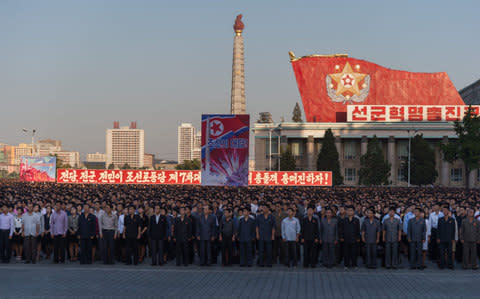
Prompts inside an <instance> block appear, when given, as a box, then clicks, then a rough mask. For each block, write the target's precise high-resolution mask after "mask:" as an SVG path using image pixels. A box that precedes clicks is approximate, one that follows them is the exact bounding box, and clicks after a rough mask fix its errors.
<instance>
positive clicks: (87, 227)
mask: <svg viewBox="0 0 480 299" xmlns="http://www.w3.org/2000/svg"><path fill="white" fill-rule="evenodd" d="M96 232H97V222H96V217H95V215H93V214H90V207H89V205H88V204H85V205H84V206H83V214H82V215H80V217H78V230H77V235H78V238H79V239H80V264H91V263H92V240H93V238H94V237H95V234H96Z"/></svg>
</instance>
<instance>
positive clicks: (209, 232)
mask: <svg viewBox="0 0 480 299" xmlns="http://www.w3.org/2000/svg"><path fill="white" fill-rule="evenodd" d="M197 220H198V222H197V237H200V240H202V241H207V240H210V238H213V237H215V236H216V233H217V232H216V230H217V217H215V215H213V214H210V215H208V216H207V218H206V219H205V215H203V214H202V215H200V217H198V219H197Z"/></svg>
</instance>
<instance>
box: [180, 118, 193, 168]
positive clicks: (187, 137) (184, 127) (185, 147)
mask: <svg viewBox="0 0 480 299" xmlns="http://www.w3.org/2000/svg"><path fill="white" fill-rule="evenodd" d="M194 146H195V127H194V126H193V125H192V124H191V123H182V124H181V125H180V126H179V127H178V163H179V164H181V163H183V162H185V161H189V160H193V149H194Z"/></svg>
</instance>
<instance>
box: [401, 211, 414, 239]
mask: <svg viewBox="0 0 480 299" xmlns="http://www.w3.org/2000/svg"><path fill="white" fill-rule="evenodd" d="M412 218H415V215H414V214H413V213H412V212H408V213H407V214H405V216H403V232H404V233H406V234H407V233H408V222H409V221H410V219H412Z"/></svg>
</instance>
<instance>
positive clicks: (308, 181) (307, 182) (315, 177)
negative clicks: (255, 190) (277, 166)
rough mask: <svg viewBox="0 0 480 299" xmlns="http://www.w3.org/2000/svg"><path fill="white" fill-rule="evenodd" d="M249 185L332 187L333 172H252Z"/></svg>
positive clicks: (249, 176)
mask: <svg viewBox="0 0 480 299" xmlns="http://www.w3.org/2000/svg"><path fill="white" fill-rule="evenodd" d="M248 184H249V185H261V186H332V172H331V171H250V173H249V175H248Z"/></svg>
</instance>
